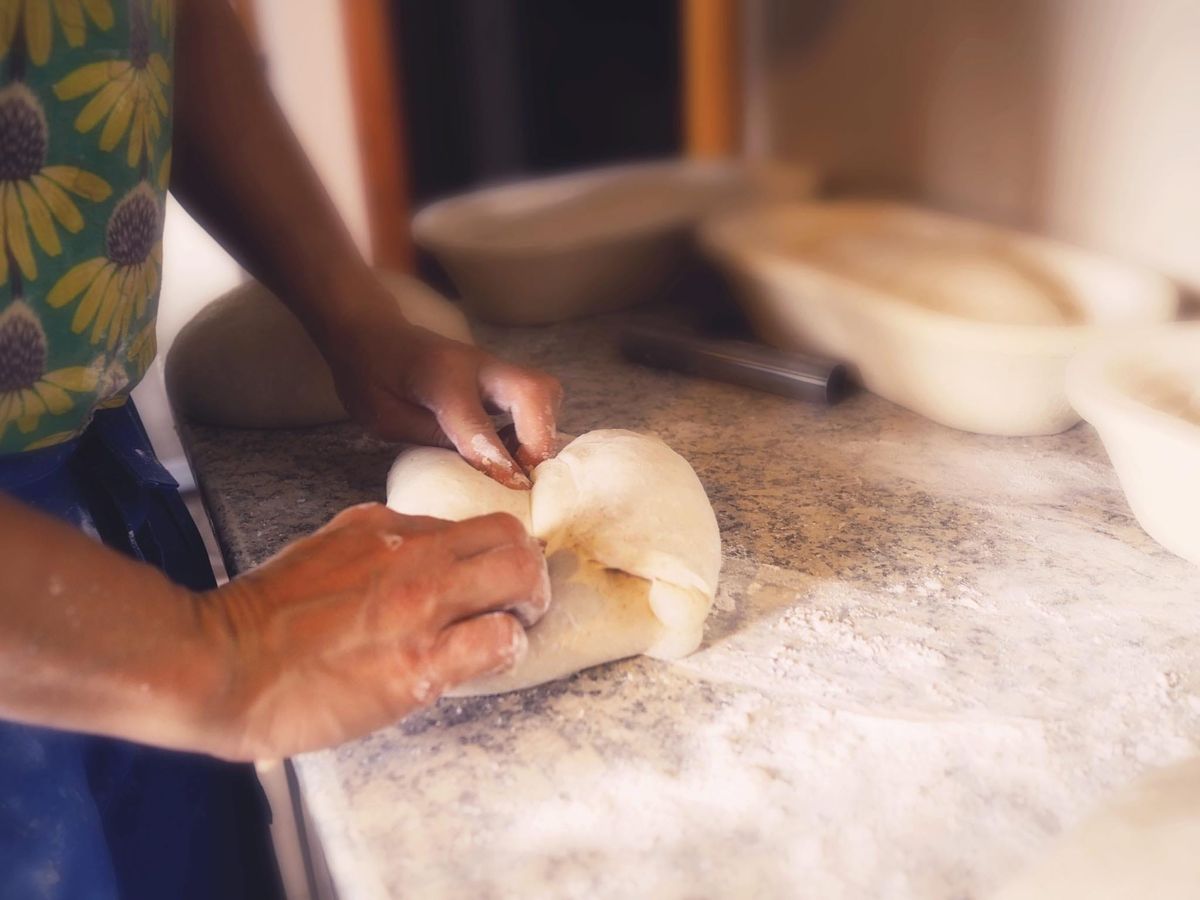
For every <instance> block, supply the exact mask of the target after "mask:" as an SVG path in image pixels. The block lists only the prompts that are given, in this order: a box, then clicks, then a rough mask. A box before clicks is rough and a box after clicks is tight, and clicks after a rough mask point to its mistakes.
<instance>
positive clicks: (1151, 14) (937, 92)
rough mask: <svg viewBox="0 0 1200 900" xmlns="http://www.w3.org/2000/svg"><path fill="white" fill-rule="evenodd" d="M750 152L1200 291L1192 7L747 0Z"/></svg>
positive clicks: (1198, 48) (1126, 1)
mask: <svg viewBox="0 0 1200 900" xmlns="http://www.w3.org/2000/svg"><path fill="white" fill-rule="evenodd" d="M749 21H750V27H751V34H750V36H749V40H750V43H751V49H752V53H751V63H750V66H751V69H752V71H751V73H750V78H749V79H748V84H750V85H751V91H752V94H753V96H752V97H751V98H750V102H749V109H750V112H751V115H750V120H749V125H750V133H749V134H748V136H747V143H748V147H749V149H750V150H751V152H756V153H775V154H779V155H783V156H786V157H791V158H799V159H808V160H812V161H814V162H816V163H817V164H818V165H819V166H820V167H821V168H823V169H824V170H825V171H827V172H829V173H831V174H832V175H833V176H834V178H835V181H836V182H839V183H843V184H847V185H850V186H853V187H867V188H870V189H886V190H894V189H898V190H901V191H905V192H910V193H915V194H917V195H919V196H921V197H923V198H925V199H927V200H928V201H930V202H933V203H935V204H938V205H940V206H943V207H946V208H949V209H954V210H959V211H963V212H968V213H972V214H975V215H979V216H984V217H988V218H992V219H996V220H1000V221H1006V222H1011V223H1014V224H1019V225H1023V226H1026V227H1032V228H1036V229H1039V230H1043V231H1046V232H1048V233H1051V234H1055V235H1058V236H1060V237H1063V238H1066V239H1068V240H1072V241H1075V242H1079V243H1083V244H1088V245H1091V246H1093V247H1096V248H1100V249H1104V250H1107V251H1110V252H1114V253H1117V254H1120V255H1123V256H1127V257H1130V258H1134V259H1138V260H1141V261H1143V262H1146V263H1148V264H1151V265H1154V266H1156V267H1158V268H1160V269H1162V270H1164V271H1166V272H1168V273H1170V274H1172V275H1174V276H1175V277H1177V278H1179V279H1180V280H1181V281H1183V282H1185V283H1186V284H1188V285H1189V286H1190V287H1191V288H1192V289H1193V290H1197V289H1200V0H840V2H839V0H757V2H755V3H753V4H751V15H750V17H749Z"/></svg>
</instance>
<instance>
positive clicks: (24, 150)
mask: <svg viewBox="0 0 1200 900" xmlns="http://www.w3.org/2000/svg"><path fill="white" fill-rule="evenodd" d="M0 136H3V137H5V138H7V140H6V141H5V142H4V144H5V146H4V153H3V155H0V243H2V244H3V249H4V251H5V252H4V253H2V254H0V280H7V279H8V266H9V260H10V259H11V260H12V261H13V262H15V263H16V265H17V266H18V267H19V268H20V271H21V274H22V275H24V276H25V278H27V279H29V280H33V279H35V278H37V275H38V266H37V257H36V255H35V253H34V243H36V245H37V247H38V248H40V249H41V251H42V252H43V253H44V254H46V255H47V256H58V255H60V254H61V253H62V249H63V248H62V241H61V239H60V237H59V233H58V229H59V228H60V227H61V228H63V229H65V230H66V231H67V232H69V233H70V234H77V233H79V231H81V230H82V229H83V216H82V215H81V214H80V212H79V207H78V206H76V205H75V201H74V200H72V199H71V195H72V194H74V195H75V196H76V197H81V198H83V199H85V200H90V201H92V202H100V201H103V200H106V199H107V198H108V196H109V195H110V194H111V193H112V189H111V188H110V187H109V186H108V183H107V182H106V181H105V180H104V179H103V178H100V177H98V176H96V175H93V174H91V173H90V172H85V171H84V170H83V169H80V168H78V167H76V166H48V165H46V157H47V152H48V148H49V135H48V130H47V128H46V114H45V112H44V110H43V109H42V105H41V103H40V102H39V101H38V99H37V97H36V96H34V94H33V92H32V91H30V90H29V89H28V88H27V87H25V85H23V84H21V83H20V82H15V83H13V84H10V85H8V86H6V87H4V88H3V89H0ZM30 232H32V234H33V242H31V241H30V237H29V236H30Z"/></svg>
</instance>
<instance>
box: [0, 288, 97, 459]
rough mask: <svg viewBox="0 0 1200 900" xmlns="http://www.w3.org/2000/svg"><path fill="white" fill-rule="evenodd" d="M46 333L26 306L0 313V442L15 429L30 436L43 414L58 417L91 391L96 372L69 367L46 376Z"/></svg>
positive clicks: (17, 304)
mask: <svg viewBox="0 0 1200 900" xmlns="http://www.w3.org/2000/svg"><path fill="white" fill-rule="evenodd" d="M46 352H47V342H46V332H45V331H44V330H43V329H42V325H41V322H40V321H39V320H38V318H37V316H36V315H35V314H34V312H33V310H32V309H30V308H29V305H28V304H26V303H24V302H22V301H16V302H13V303H10V304H9V305H8V308H7V309H5V310H4V312H2V313H0V442H2V441H3V440H4V435H5V432H7V431H8V429H9V426H11V425H13V424H14V423H15V424H16V426H17V430H18V431H20V433H21V434H23V435H27V434H30V433H31V432H32V431H33V430H34V429H35V428H36V427H37V425H38V422H39V421H40V420H41V417H42V416H43V415H44V414H46V413H52V414H53V415H61V414H63V413H65V412H68V411H69V410H70V409H71V408H72V407H73V406H74V405H75V401H74V400H73V399H72V398H71V396H70V395H71V394H72V393H75V394H78V393H84V392H87V391H91V390H93V389H94V388H95V387H96V380H97V378H98V373H97V370H96V368H95V367H89V366H69V367H66V368H62V369H58V370H56V371H53V372H48V371H46Z"/></svg>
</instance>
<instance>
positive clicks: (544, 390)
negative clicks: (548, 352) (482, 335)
mask: <svg viewBox="0 0 1200 900" xmlns="http://www.w3.org/2000/svg"><path fill="white" fill-rule="evenodd" d="M479 383H480V387H481V388H482V390H483V393H484V396H485V397H487V398H488V399H489V400H491V401H492V402H493V403H494V404H495V405H496V406H498V407H499V408H501V409H503V410H505V411H507V412H509V413H511V414H512V417H513V425H514V427H515V428H516V432H517V441H518V442H519V444H520V446H519V448H518V449H517V461H518V462H519V463H521V465H523V466H525V467H526V468H527V469H533V468H534V467H535V466H537V465H538V464H539V463H542V462H545V461H546V460H547V459H549V458H550V457H552V456H553V455H554V453H555V449H556V436H557V431H558V429H557V422H558V410H559V407H560V406H561V405H562V396H563V392H562V386H561V385H560V384H559V382H558V379H556V378H554V377H553V376H552V375H547V374H546V373H545V372H539V371H537V370H535V369H526V368H523V367H521V366H514V365H510V364H509V363H505V362H501V361H499V360H493V361H489V362H488V363H487V364H485V365H484V366H483V367H481V368H480V370H479Z"/></svg>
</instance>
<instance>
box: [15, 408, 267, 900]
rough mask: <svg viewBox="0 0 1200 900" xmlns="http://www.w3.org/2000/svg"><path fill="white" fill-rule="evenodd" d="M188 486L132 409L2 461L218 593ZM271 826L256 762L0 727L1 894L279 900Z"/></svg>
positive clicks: (35, 898) (114, 542)
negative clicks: (163, 460) (186, 498)
mask: <svg viewBox="0 0 1200 900" xmlns="http://www.w3.org/2000/svg"><path fill="white" fill-rule="evenodd" d="M178 487H179V486H178V484H177V483H176V482H175V480H174V479H173V478H172V477H171V475H170V473H168V472H167V470H166V469H164V468H163V467H162V466H161V465H160V464H159V462H158V460H157V459H156V458H155V456H154V450H153V448H152V447H151V445H150V440H149V438H148V437H147V436H146V432H145V429H143V427H142V423H141V421H140V420H139V419H138V416H137V413H136V411H135V410H134V408H133V404H132V403H126V404H125V405H124V406H122V407H120V408H117V409H111V410H104V411H101V412H99V413H97V415H96V417H95V419H94V420H93V422H92V424H91V426H90V427H89V428H88V429H87V431H86V432H85V433H84V434H83V435H82V436H80V437H79V438H76V439H75V440H73V441H70V442H68V443H66V444H61V445H57V446H54V447H50V448H47V449H45V450H38V451H34V452H30V453H23V454H19V455H10V456H0V490H3V491H4V492H5V493H7V494H9V495H11V496H13V497H15V498H16V499H18V500H21V501H23V502H25V503H26V504H28V505H30V506H33V507H36V508H37V509H40V510H41V511H43V512H46V513H49V514H51V515H54V516H57V517H59V518H60V519H64V520H66V521H67V522H70V523H71V524H72V525H74V526H75V527H77V528H79V529H81V530H83V531H84V532H86V533H88V534H89V535H91V536H93V537H94V538H96V539H97V540H101V541H103V542H104V543H105V544H108V545H109V546H110V547H113V548H114V549H116V550H118V551H120V552H122V553H124V554H126V555H127V556H131V557H133V558H134V559H139V560H144V561H145V562H148V563H151V564H152V565H154V566H157V567H158V568H159V569H161V570H162V571H163V572H165V573H166V574H167V575H168V576H169V577H170V578H171V579H173V580H174V581H176V582H177V583H179V584H182V585H185V586H187V587H188V588H191V589H193V590H207V589H209V588H213V587H215V586H216V585H215V582H214V580H213V574H212V569H211V568H210V566H209V563H208V555H207V552H206V550H205V547H204V544H203V541H202V540H201V538H200V534H199V532H198V531H197V530H196V526H195V523H194V522H193V521H192V519H191V516H190V515H189V513H188V511H187V507H186V506H185V505H184V503H183V500H182V498H180V496H179V490H178ZM0 689H2V688H0ZM269 822H270V811H269V809H268V807H267V805H266V799H265V797H264V796H263V794H262V789H261V788H260V786H259V784H258V780H257V778H256V777H255V774H254V770H253V767H251V766H249V765H235V764H231V763H226V762H221V761H219V760H215V759H212V758H210V757H206V756H200V755H196V754H188V753H179V752H175V751H169V750H160V749H157V748H153V747H145V746H141V745H139V744H132V743H128V742H126V741H120V740H114V739H111V738H104V737H94V736H89V735H80V734H73V733H70V732H64V731H57V730H54V729H48V728H34V727H30V726H26V725H19V724H16V723H10V722H4V721H0V900H9V898H13V900H17V898H20V900H26V898H29V900H40V898H54V900H76V898H87V900H92V898H95V900H110V898H112V900H117V898H120V900H143V898H145V900H166V898H171V900H175V898H184V900H187V898H196V900H214V898H221V900H226V898H231V900H236V898H247V900H249V898H253V900H260V898H267V900H271V898H279V897H282V896H283V891H282V887H281V886H280V881H279V874H278V870H277V868H276V864H275V857H274V853H273V851H272V849H271V843H270V835H269V831H268V825H269Z"/></svg>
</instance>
